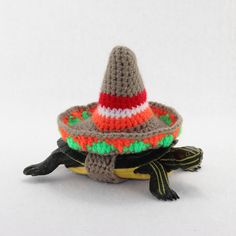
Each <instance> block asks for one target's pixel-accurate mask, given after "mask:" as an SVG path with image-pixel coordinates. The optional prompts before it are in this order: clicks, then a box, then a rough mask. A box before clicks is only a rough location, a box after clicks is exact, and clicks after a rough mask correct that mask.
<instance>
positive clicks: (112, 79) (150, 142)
mask: <svg viewBox="0 0 236 236" xmlns="http://www.w3.org/2000/svg"><path fill="white" fill-rule="evenodd" d="M181 124H182V118H181V116H180V115H179V114H178V113H177V112H176V111H175V110H174V109H173V108H170V107H167V106H165V105H162V104H159V103H156V102H148V101H147V92H146V90H145V87H144V84H143V80H142V78H141V75H140V73H139V69H138V66H137V60H136V57H135V55H134V53H133V52H132V51H131V50H130V49H128V48H126V47H121V46H118V47H115V48H114V49H113V50H112V52H111V54H110V57H109V61H108V65H107V68H106V72H105V76H104V79H103V83H102V86H101V92H100V95H99V99H98V102H97V103H92V104H89V105H87V106H77V107H72V108H71V109H69V110H67V111H65V112H64V113H62V114H60V115H59V117H58V125H59V130H60V132H61V135H62V138H63V140H65V141H67V143H68V145H69V146H70V147H71V148H72V149H75V150H82V151H87V152H90V153H97V154H99V155H109V154H122V153H137V152H142V151H144V150H147V149H152V148H159V147H167V146H169V145H170V144H171V143H172V142H173V141H174V140H175V139H176V138H177V136H178V135H179V133H180V127H181Z"/></svg>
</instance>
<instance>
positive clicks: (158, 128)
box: [58, 102, 182, 155]
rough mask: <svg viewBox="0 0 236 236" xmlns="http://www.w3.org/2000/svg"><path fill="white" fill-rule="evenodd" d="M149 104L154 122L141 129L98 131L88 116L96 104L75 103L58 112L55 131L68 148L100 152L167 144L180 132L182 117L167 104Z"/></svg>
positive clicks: (128, 151)
mask: <svg viewBox="0 0 236 236" xmlns="http://www.w3.org/2000/svg"><path fill="white" fill-rule="evenodd" d="M149 105H150V108H151V109H152V111H153V113H154V120H155V122H152V125H151V126H150V127H146V129H145V130H142V132H140V131H139V132H135V130H134V131H133V132H101V131H99V130H98V129H97V128H96V126H95V125H94V123H93V121H92V119H91V115H92V113H93V112H94V110H95V109H96V107H97V103H91V104H88V105H87V106H75V107H72V108H70V109H68V110H66V111H65V112H63V113H61V114H60V115H59V116H58V126H59V130H60V133H61V136H62V139H63V140H64V141H66V142H67V143H68V145H69V147H70V148H72V149H74V150H78V151H85V152H91V153H97V154H100V155H110V154H127V153H138V152H142V151H144V150H148V149H154V148H160V147H168V146H169V145H171V143H172V142H173V141H174V140H175V139H176V138H177V137H178V136H179V134H180V130H181V125H182V118H181V116H180V115H179V114H178V113H177V112H176V111H175V109H173V108H171V107H168V106H165V105H163V104H160V103H156V102H149Z"/></svg>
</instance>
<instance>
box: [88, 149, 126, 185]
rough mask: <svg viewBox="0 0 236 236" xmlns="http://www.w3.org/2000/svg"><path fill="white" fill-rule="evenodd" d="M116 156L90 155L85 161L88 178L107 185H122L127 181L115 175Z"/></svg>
mask: <svg viewBox="0 0 236 236" xmlns="http://www.w3.org/2000/svg"><path fill="white" fill-rule="evenodd" d="M116 156H117V155H113V156H100V155H98V154H94V153H88V154H87V156H86V159H85V167H86V169H87V172H88V176H89V177H90V178H91V179H94V180H97V181H100V182H106V183H120V182H123V181H125V180H124V179H121V178H119V177H118V176H116V175H115V174H114V173H113V170H114V168H115V161H116Z"/></svg>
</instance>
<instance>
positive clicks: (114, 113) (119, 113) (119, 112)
mask: <svg viewBox="0 0 236 236" xmlns="http://www.w3.org/2000/svg"><path fill="white" fill-rule="evenodd" d="M148 105H149V104H148V102H144V103H143V104H141V105H139V106H136V107H134V108H132V109H128V108H126V109H121V108H119V109H116V108H113V109H111V108H109V107H108V108H106V107H105V106H101V105H100V104H99V105H98V107H97V111H98V114H100V115H102V116H106V117H109V118H125V117H131V116H133V115H135V114H137V113H140V112H142V111H144V110H145V109H146V108H147V107H148Z"/></svg>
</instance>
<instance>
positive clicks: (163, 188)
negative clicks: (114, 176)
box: [135, 160, 179, 201]
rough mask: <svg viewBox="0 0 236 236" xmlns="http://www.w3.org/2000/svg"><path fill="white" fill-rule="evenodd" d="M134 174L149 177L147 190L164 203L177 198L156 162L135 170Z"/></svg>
mask: <svg viewBox="0 0 236 236" xmlns="http://www.w3.org/2000/svg"><path fill="white" fill-rule="evenodd" d="M135 173H140V174H149V175H150V182H149V189H150V192H151V193H152V194H153V195H154V196H155V197H157V198H158V199H161V200H165V201H166V200H176V199H178V198H179V196H178V195H177V193H176V192H175V191H174V190H172V189H171V188H170V186H169V180H168V176H167V172H166V170H165V169H164V167H163V165H162V164H161V163H160V162H159V161H158V160H154V161H151V162H149V163H148V164H146V165H143V166H141V167H139V168H137V169H136V170H135Z"/></svg>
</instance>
